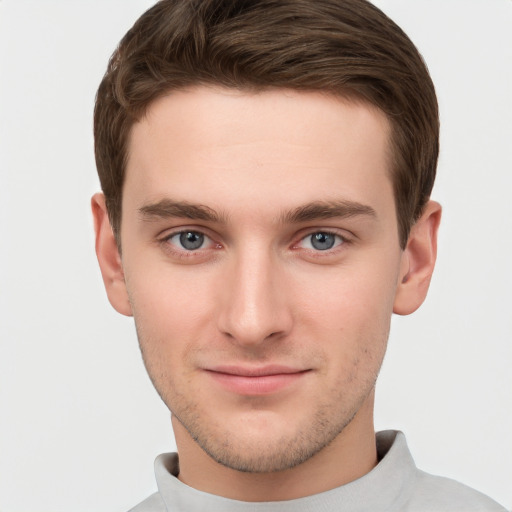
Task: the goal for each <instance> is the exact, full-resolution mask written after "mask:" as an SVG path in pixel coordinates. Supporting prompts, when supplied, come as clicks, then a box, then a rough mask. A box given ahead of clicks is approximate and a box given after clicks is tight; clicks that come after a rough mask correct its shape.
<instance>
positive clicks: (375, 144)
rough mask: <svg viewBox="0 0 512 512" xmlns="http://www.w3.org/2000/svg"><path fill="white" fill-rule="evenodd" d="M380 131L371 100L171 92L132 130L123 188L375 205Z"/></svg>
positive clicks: (218, 201)
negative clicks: (333, 200) (337, 200)
mask: <svg viewBox="0 0 512 512" xmlns="http://www.w3.org/2000/svg"><path fill="white" fill-rule="evenodd" d="M389 133H390V129H389V123H388V121H387V119H386V117H385V115H384V114H383V113H382V112H381V111H379V110H378V109H376V108H375V107H373V106H370V105H368V104H366V103H363V102H358V101H355V100H349V99H346V98H339V97H335V96H332V95H326V94H322V93H319V92H297V91H291V90H267V91H263V92H258V93H252V92H246V91H238V90H231V89H223V88H207V87H196V88H191V89H185V90H180V91H175V92H172V93H171V94H169V95H167V96H165V97H162V98H160V99H158V100H157V101H155V102H154V103H153V104H152V105H150V107H149V109H148V110H147V112H146V115H145V116H144V117H143V118H142V119H141V120H140V121H139V122H137V123H136V124H135V125H134V126H133V128H132V130H131V133H130V139H129V152H128V163H127V172H126V181H125V191H124V192H125V194H124V195H125V196H127V199H130V198H131V199H133V200H138V201H141V200H143V199H144V200H145V201H156V200H158V199H160V198H164V197H166V196H169V195H170V196H171V197H173V198H175V199H177V200H186V201H194V202H201V203H205V204H207V205H208V206H213V207H216V206H220V205H222V207H224V208H227V207H228V206H230V205H231V204H232V203H233V206H235V204H234V203H235V199H243V198H244V197H245V199H249V198H252V199H251V204H254V202H255V199H254V198H259V200H260V201H262V203H264V204H261V206H265V205H269V204H273V203H275V204H279V205H281V206H282V207H284V208H293V207H295V206H297V205H298V204H300V203H301V202H302V203H303V202H308V201H311V200H318V199H322V200H329V199H339V198H340V197H339V196H340V195H341V196H342V199H348V200H354V201H363V200H365V201H366V202H368V201H369V200H372V201H375V200H376V201H377V203H378V202H379V197H381V196H382V194H383V192H385V193H386V194H387V195H389V198H391V199H392V187H391V183H390V179H389V175H390V173H389V161H390V159H389V155H388V153H389ZM159 196H161V197H159ZM313 196H316V197H313ZM319 196H321V197H319ZM389 198H388V199H389ZM257 202H258V201H256V203H257ZM123 203H124V200H123ZM248 206H249V204H246V207H248ZM377 206H378V205H377Z"/></svg>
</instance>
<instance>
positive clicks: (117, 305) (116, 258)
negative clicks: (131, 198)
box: [91, 192, 132, 316]
mask: <svg viewBox="0 0 512 512" xmlns="http://www.w3.org/2000/svg"><path fill="white" fill-rule="evenodd" d="M91 208H92V215H93V218H94V230H95V233H96V256H97V258H98V263H99V265H100V270H101V276H102V277H103V283H104V284H105V290H106V292H107V296H108V300H109V301H110V304H112V306H113V308H114V309H115V310H116V311H118V312H119V313H121V314H123V315H126V316H132V309H131V305H130V301H129V299H128V292H127V289H126V283H125V279H124V272H123V266H122V261H121V256H120V254H119V250H118V247H117V243H116V239H115V237H114V233H113V231H112V227H111V225H110V221H109V218H108V214H107V208H106V205H105V196H104V195H103V194H102V193H101V192H100V193H97V194H94V196H93V197H92V199H91Z"/></svg>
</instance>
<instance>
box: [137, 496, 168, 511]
mask: <svg viewBox="0 0 512 512" xmlns="http://www.w3.org/2000/svg"><path fill="white" fill-rule="evenodd" d="M129 512H167V508H166V506H165V503H164V501H163V500H162V497H161V496H160V493H158V492H155V494H152V495H151V496H150V497H149V498H146V499H145V500H144V501H143V502H141V503H139V504H138V505H136V506H135V507H133V508H131V509H130V510H129Z"/></svg>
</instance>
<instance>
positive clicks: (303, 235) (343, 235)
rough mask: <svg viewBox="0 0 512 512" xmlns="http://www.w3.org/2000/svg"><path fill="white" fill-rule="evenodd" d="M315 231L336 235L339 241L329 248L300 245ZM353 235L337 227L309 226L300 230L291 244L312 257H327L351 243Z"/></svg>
mask: <svg viewBox="0 0 512 512" xmlns="http://www.w3.org/2000/svg"><path fill="white" fill-rule="evenodd" d="M316 233H325V234H329V235H332V236H335V237H338V238H339V239H340V240H341V242H339V243H337V244H336V245H334V246H333V247H331V248H329V249H324V250H321V249H315V248H313V247H311V248H309V247H302V243H303V242H304V241H305V240H307V239H308V238H309V237H311V236H312V235H314V234H316ZM354 238H356V237H355V235H353V234H352V233H350V232H347V231H346V230H341V229H337V228H332V227H328V228H318V227H315V228H309V229H307V230H303V231H301V232H300V233H299V234H298V235H297V236H296V237H295V240H296V242H294V243H293V244H292V246H291V249H292V250H295V251H297V250H301V251H304V253H305V254H310V255H311V256H312V257H314V258H328V257H329V256H334V255H335V254H338V253H340V252H342V251H344V250H345V249H346V248H347V246H348V245H350V244H352V243H353V242H354Z"/></svg>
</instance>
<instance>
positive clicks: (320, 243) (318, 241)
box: [311, 233, 334, 251]
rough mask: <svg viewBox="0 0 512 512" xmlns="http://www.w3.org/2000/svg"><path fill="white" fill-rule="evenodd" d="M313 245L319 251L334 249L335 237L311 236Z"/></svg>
mask: <svg viewBox="0 0 512 512" xmlns="http://www.w3.org/2000/svg"><path fill="white" fill-rule="evenodd" d="M311 245H312V246H313V247H314V248H315V249H318V250H319V251H326V250H327V249H331V248H332V247H333V245H334V236H333V235H331V234H329V233H315V234H314V235H311Z"/></svg>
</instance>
